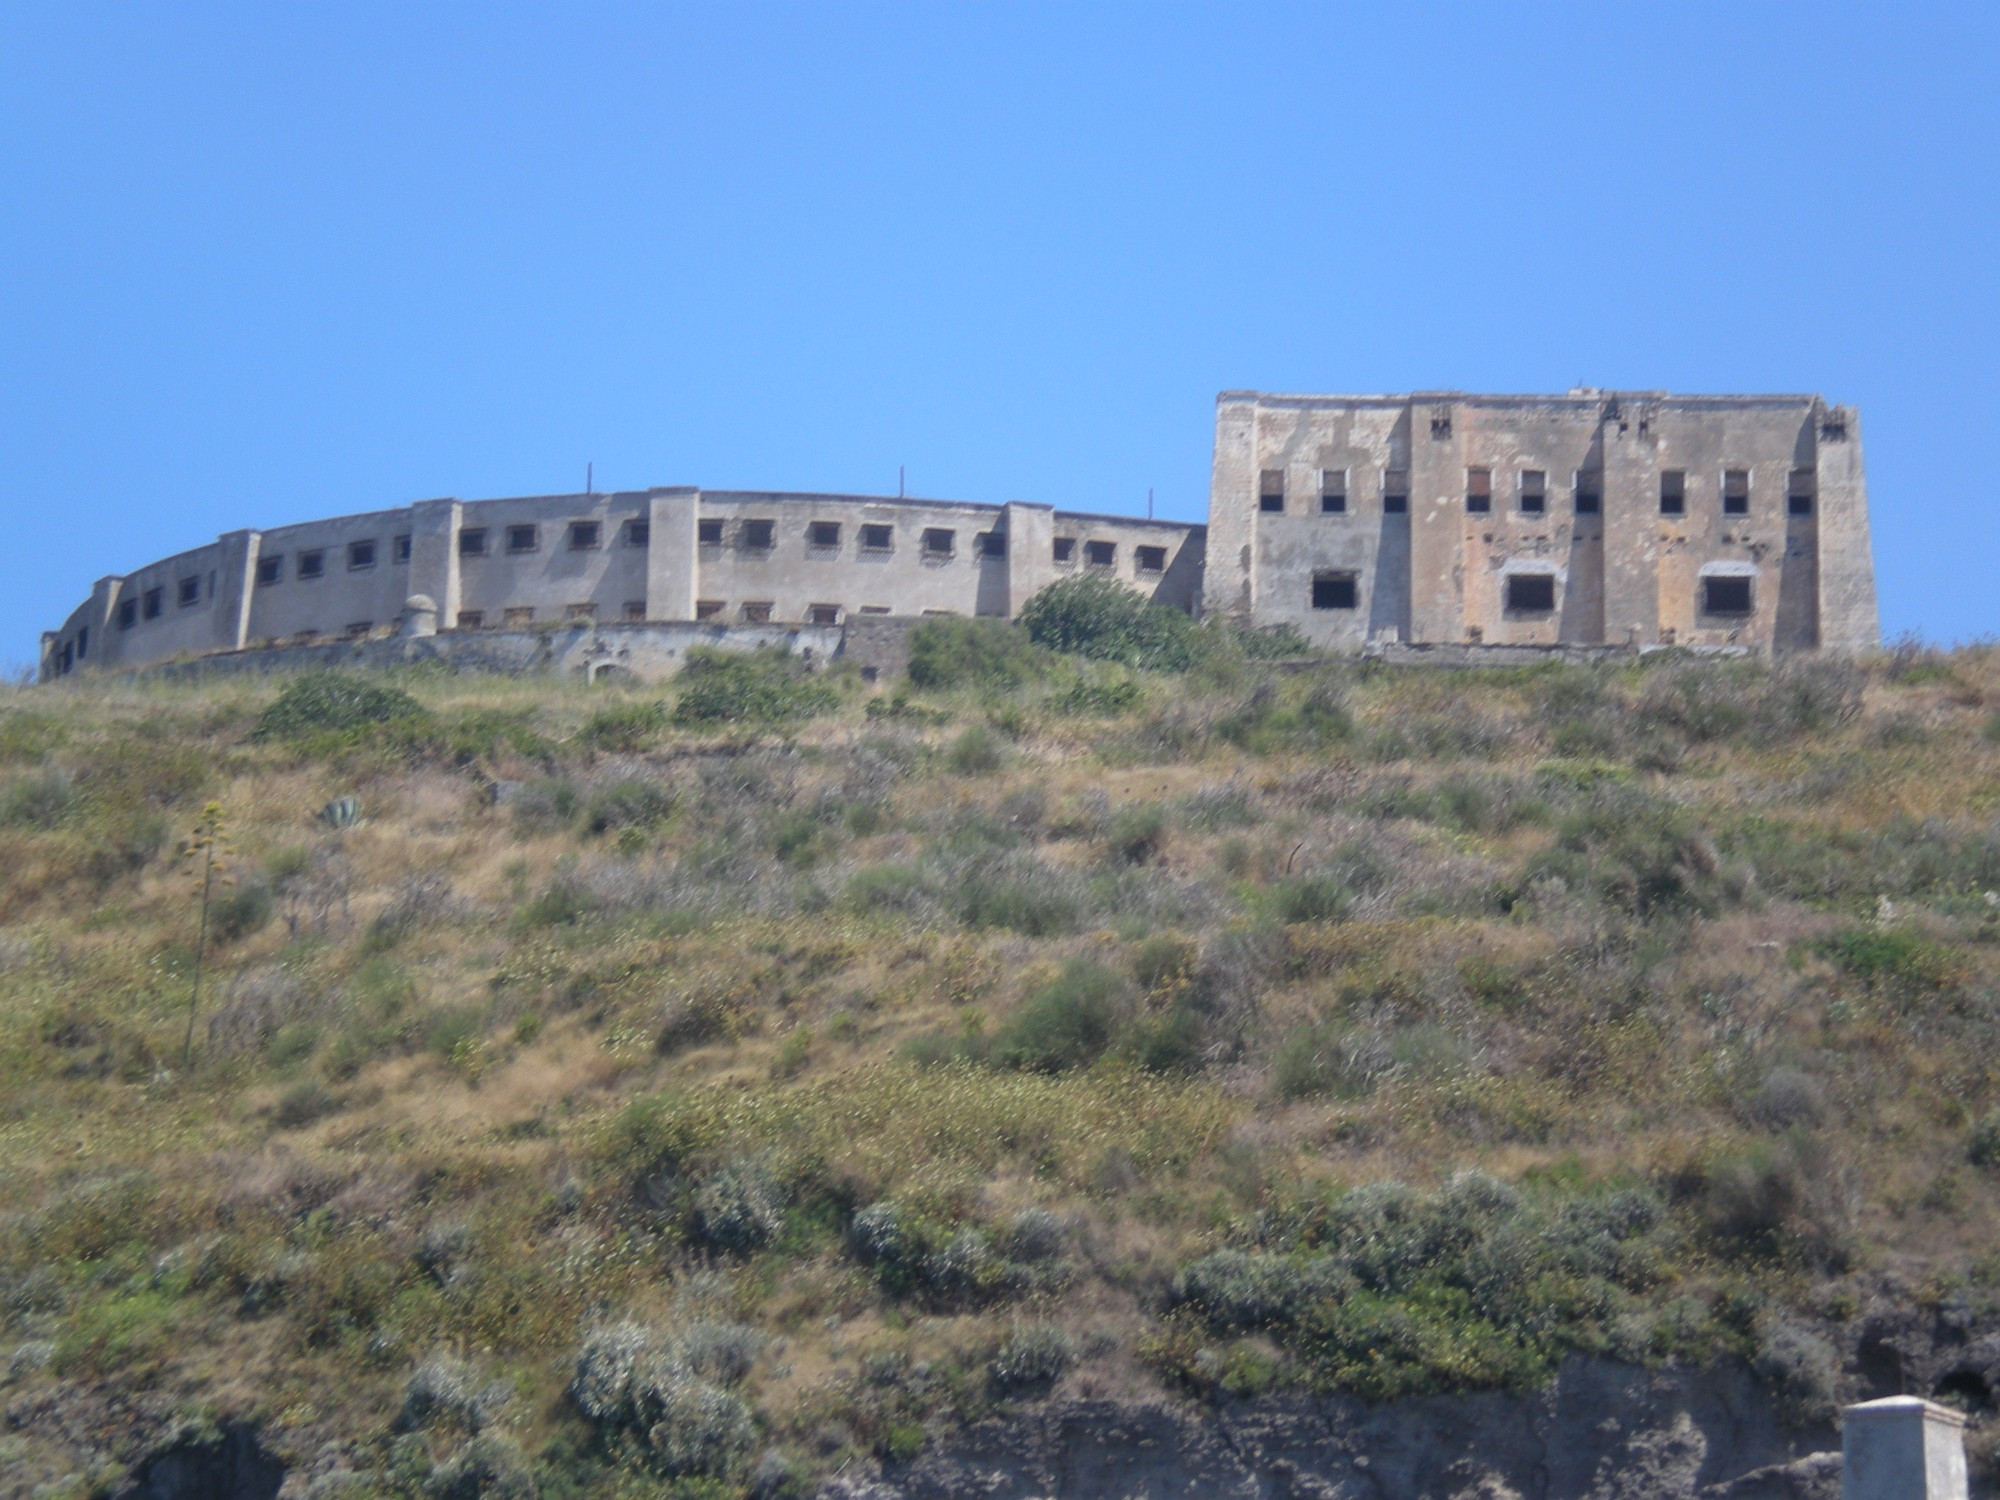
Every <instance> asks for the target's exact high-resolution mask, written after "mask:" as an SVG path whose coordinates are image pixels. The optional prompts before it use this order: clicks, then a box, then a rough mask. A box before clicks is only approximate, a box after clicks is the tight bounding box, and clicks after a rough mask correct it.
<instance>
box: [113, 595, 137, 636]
mask: <svg viewBox="0 0 2000 1500" xmlns="http://www.w3.org/2000/svg"><path fill="white" fill-rule="evenodd" d="M138 623H139V601H138V600H137V599H120V600H119V601H118V628H119V629H120V630H130V629H131V628H132V627H133V626H134V625H137V624H138Z"/></svg>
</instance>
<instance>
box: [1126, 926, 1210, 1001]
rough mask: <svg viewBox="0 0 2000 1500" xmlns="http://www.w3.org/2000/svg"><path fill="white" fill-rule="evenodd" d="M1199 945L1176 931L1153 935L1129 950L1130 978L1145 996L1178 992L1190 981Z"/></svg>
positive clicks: (1199, 949) (1198, 956)
mask: <svg viewBox="0 0 2000 1500" xmlns="http://www.w3.org/2000/svg"><path fill="white" fill-rule="evenodd" d="M1200 956H1201V945H1200V944H1199V943H1197V942H1196V941H1195V940H1194V939H1193V938H1190V937H1183V936H1182V935H1181V934H1180V933H1177V932H1156V933H1154V934H1153V935H1152V936H1151V937H1149V938H1147V939H1146V940H1145V941H1144V942H1142V943H1140V944H1139V946H1138V947H1137V948H1136V949H1135V950H1133V953H1132V977H1133V978H1134V979H1136V980H1137V981H1138V982H1139V988H1140V989H1142V990H1144V991H1146V993H1147V994H1149V995H1157V994H1165V993H1167V992H1169V991H1172V990H1176V989H1180V988H1181V987H1183V986H1185V985H1186V984H1188V983H1189V982H1190V981H1192V980H1193V978H1194V972H1195V963H1196V961H1197V960H1198V959H1199V958H1200Z"/></svg>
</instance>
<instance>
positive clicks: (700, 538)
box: [694, 521, 722, 547]
mask: <svg viewBox="0 0 2000 1500" xmlns="http://www.w3.org/2000/svg"><path fill="white" fill-rule="evenodd" d="M694 539H695V541H696V542H697V543H699V544H700V545H701V546H704V547H720V546H721V545H722V523H721V522H720V521H696V522H695V523H694Z"/></svg>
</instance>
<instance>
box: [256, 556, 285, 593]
mask: <svg viewBox="0 0 2000 1500" xmlns="http://www.w3.org/2000/svg"><path fill="white" fill-rule="evenodd" d="M284 581H285V556H284V554H283V553H282V552H281V553H279V554H278V555H277V556H276V557H260V558H258V559H257V586H258V587H259V588H266V589H267V588H270V587H271V586H272V585H273V584H277V583H283V582H284Z"/></svg>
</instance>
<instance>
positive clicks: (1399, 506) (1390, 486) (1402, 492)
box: [1382, 469, 1410, 516]
mask: <svg viewBox="0 0 2000 1500" xmlns="http://www.w3.org/2000/svg"><path fill="white" fill-rule="evenodd" d="M1409 510H1410V471H1409V470H1408V469H1384V470H1383V471H1382V514H1383V515H1385V516H1402V515H1408V514H1409Z"/></svg>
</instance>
